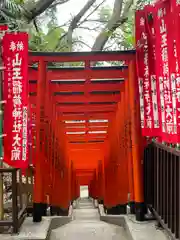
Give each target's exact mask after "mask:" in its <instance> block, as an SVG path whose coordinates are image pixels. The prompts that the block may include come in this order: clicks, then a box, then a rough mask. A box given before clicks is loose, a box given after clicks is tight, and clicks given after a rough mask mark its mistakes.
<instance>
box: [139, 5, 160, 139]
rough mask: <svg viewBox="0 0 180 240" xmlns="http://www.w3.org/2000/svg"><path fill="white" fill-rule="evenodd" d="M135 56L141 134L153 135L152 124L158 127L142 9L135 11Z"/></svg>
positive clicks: (145, 25)
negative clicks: (154, 110) (153, 102)
mask: <svg viewBox="0 0 180 240" xmlns="http://www.w3.org/2000/svg"><path fill="white" fill-rule="evenodd" d="M136 58H137V75H138V82H139V94H140V111H141V127H142V134H143V135H144V136H154V135H155V134H156V132H155V128H154V126H156V128H158V127H159V125H157V124H158V123H157V122H154V116H153V104H152V94H151V81H150V77H151V76H150V68H149V61H150V49H149V43H148V33H147V24H146V18H145V11H144V10H140V11H137V12H136ZM151 58H152V56H151Z"/></svg>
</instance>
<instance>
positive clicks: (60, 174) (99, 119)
mask: <svg viewBox="0 0 180 240" xmlns="http://www.w3.org/2000/svg"><path fill="white" fill-rule="evenodd" d="M113 61H119V65H118V66H96V63H97V62H104V63H105V62H113ZM68 62H69V63H76V64H77V63H80V65H81V66H78V67H77V66H71V67H67V63H68ZM120 62H121V63H120ZM59 63H60V64H61V65H65V66H66V67H62V66H60V64H59ZM53 64H54V65H58V64H59V66H58V67H57V66H56V67H54V66H52V65H53ZM50 65H51V66H50ZM134 67H135V54H134V51H124V52H89V53H84V52H82V53H42V52H41V53H37V52H30V53H29V83H30V87H29V93H30V94H29V96H30V103H31V114H32V116H33V117H34V119H35V121H34V123H35V134H36V143H35V144H34V145H35V147H36V152H35V155H34V157H35V161H34V164H35V169H36V171H35V188H34V213H35V214H34V221H39V220H40V219H41V216H42V215H43V212H42V209H43V206H45V205H46V204H47V197H46V196H47V195H48V196H49V197H48V199H49V200H48V201H49V204H50V205H51V206H56V207H57V206H58V207H60V208H61V209H63V210H64V211H67V209H68V207H69V204H70V202H71V201H72V200H73V199H75V198H76V197H78V195H79V187H78V186H79V184H80V182H81V184H82V183H83V182H82V181H83V179H84V181H85V182H86V183H87V182H89V187H90V194H91V195H92V196H93V195H94V196H96V197H97V198H98V196H99V198H100V200H103V199H102V198H104V199H106V202H105V204H106V207H113V204H114V203H113V202H117V200H116V199H115V197H114V199H113V201H112V199H111V197H110V196H109V198H107V197H105V196H106V195H104V194H106V193H105V192H106V189H105V188H104V185H103V186H102V184H105V182H104V181H105V179H104V174H105V171H104V169H105V168H107V167H108V166H109V164H110V163H111V160H108V162H107V163H106V162H104V159H97V160H96V161H95V163H96V164H95V165H94V166H93V169H92V166H91V165H89V162H90V161H87V162H85V168H84V167H83V168H80V167H79V166H78V168H77V167H76V162H74V161H73V154H72V151H71V150H72V149H73V148H74V147H75V146H76V147H75V148H76V150H78V149H79V153H80V149H82V148H83V149H84V148H85V149H87V151H85V152H86V153H87V152H88V151H90V149H92V146H93V147H95V146H96V145H97V146H98V150H99V151H101V152H103V153H105V152H106V151H105V149H106V147H105V146H106V145H105V143H107V141H111V138H112V136H111V133H110V132H111V131H109V126H111V127H112V126H113V125H111V124H112V123H113V121H114V119H115V120H116V118H117V111H119V106H120V105H119V102H121V101H122V93H123V92H127V91H128V94H129V100H128V99H126V102H127V103H128V104H130V106H131V118H132V116H133V119H132V123H133V124H134V125H133V126H134V127H135V128H136V125H138V124H140V122H137V120H136V116H135V115H134V114H135V112H134V111H135V109H136V108H137V106H135V101H138V100H137V99H136V98H137V93H136V91H135V89H134V87H135V83H134V82H135V69H134ZM125 82H129V86H131V84H132V86H131V88H132V89H130V90H128V89H126V87H125V84H124V83H125ZM133 85H134V87H133ZM118 116H119V115H118ZM122 118H124V115H122ZM137 118H138V116H137ZM138 121H139V119H138ZM131 130H132V132H133V135H132V141H133V143H134V145H133V146H132V152H133V154H134V159H133V163H134V165H133V166H134V168H135V170H136V171H135V173H134V178H133V176H130V175H131V173H129V176H128V177H129V178H130V179H129V180H127V181H134V184H135V185H134V189H131V190H130V191H133V192H134V193H132V195H131V197H132V199H131V201H133V202H136V204H137V206H138V208H139V209H142V208H141V204H142V203H143V197H142V193H141V191H142V187H141V184H142V183H141V174H140V172H141V170H140V168H141V167H140V163H139V154H140V153H139V141H140V140H139V138H138V136H137V131H138V128H137V129H131ZM117 131H119V130H118V128H117ZM109 134H110V135H109ZM77 144H79V145H80V146H81V147H80V146H78V147H77ZM84 146H86V147H84ZM46 148H47V149H46ZM95 152H96V151H95ZM116 153H117V154H120V153H119V152H118V149H117V150H116ZM83 156H84V157H82V156H80V155H79V158H80V157H81V158H82V160H81V161H85V160H86V158H87V157H86V154H83ZM99 156H101V155H99ZM94 157H95V155H92V158H94ZM104 157H105V156H104ZM104 157H103V158H104ZM109 161H110V162H109ZM126 161H128V160H126ZM107 164H108V165H107ZM111 164H114V163H111ZM125 164H127V162H126V163H125ZM42 166H44V169H43V172H42ZM82 166H83V165H82ZM131 166H132V164H131ZM108 168H109V167H108ZM90 169H91V170H90ZM100 172H102V174H103V178H102V179H100V178H101V174H99V173H100ZM108 174H109V173H108V172H107V173H106V180H107V177H108V176H109V175H108ZM109 177H110V176H109ZM78 178H79V181H78ZM132 178H133V180H132ZM88 179H89V180H88ZM92 179H93V180H92ZM93 181H95V182H97V183H98V187H97V188H96V189H93V185H94V184H92V183H93ZM124 181H126V180H125V179H124ZM44 182H46V183H47V184H44ZM74 184H75V185H74ZM58 189H60V192H63V196H62V195H61V194H60V193H59V195H58V194H57V191H58ZM126 190H127V189H126ZM126 190H123V191H125V192H124V194H127V193H126ZM104 191H105V192H104ZM107 193H108V194H109V192H108V191H107ZM110 199H111V200H110ZM118 201H119V200H118ZM111 202H112V203H111ZM119 203H120V202H119ZM140 212H141V211H140Z"/></svg>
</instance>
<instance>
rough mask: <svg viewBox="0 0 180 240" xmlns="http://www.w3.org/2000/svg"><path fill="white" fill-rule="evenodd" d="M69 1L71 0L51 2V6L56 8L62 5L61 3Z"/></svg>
mask: <svg viewBox="0 0 180 240" xmlns="http://www.w3.org/2000/svg"><path fill="white" fill-rule="evenodd" d="M67 2H69V0H60V1H57V2H55V3H53V4H51V5H50V7H49V8H54V7H56V6H58V5H61V4H64V3H67Z"/></svg>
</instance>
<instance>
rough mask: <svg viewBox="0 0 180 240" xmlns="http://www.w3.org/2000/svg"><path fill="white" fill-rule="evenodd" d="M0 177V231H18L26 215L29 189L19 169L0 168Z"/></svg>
mask: <svg viewBox="0 0 180 240" xmlns="http://www.w3.org/2000/svg"><path fill="white" fill-rule="evenodd" d="M0 177H1V181H2V183H3V193H2V194H3V196H1V198H2V199H3V209H1V211H2V212H3V214H1V219H0V233H18V231H19V228H20V226H21V225H22V223H23V221H24V219H25V217H26V212H27V205H28V203H29V196H30V194H31V189H28V188H27V185H29V183H28V182H27V181H26V183H24V181H23V176H22V173H21V170H20V169H14V168H0ZM25 178H26V177H25Z"/></svg>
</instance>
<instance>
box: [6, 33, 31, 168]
mask: <svg viewBox="0 0 180 240" xmlns="http://www.w3.org/2000/svg"><path fill="white" fill-rule="evenodd" d="M2 46H3V62H4V66H5V70H4V99H5V100H6V101H7V103H6V105H5V109H4V133H5V134H7V136H6V137H5V139H4V161H5V162H7V163H8V164H9V165H11V166H14V167H17V168H26V167H27V166H28V153H27V152H28V137H27V134H28V35H27V34H26V33H6V34H5V36H4V38H3V41H2Z"/></svg>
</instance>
